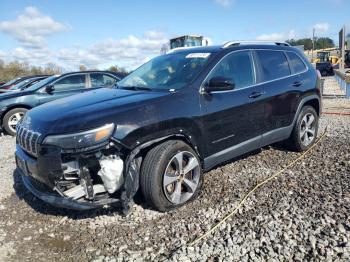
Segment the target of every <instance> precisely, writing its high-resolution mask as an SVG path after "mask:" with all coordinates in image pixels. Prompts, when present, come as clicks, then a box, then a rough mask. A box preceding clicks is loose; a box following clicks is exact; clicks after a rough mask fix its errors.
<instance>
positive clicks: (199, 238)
mask: <svg viewBox="0 0 350 262" xmlns="http://www.w3.org/2000/svg"><path fill="white" fill-rule="evenodd" d="M327 129H328V127H326V129H325V131H324V132H323V134H322V135H321V137H320V138H319V139H318V140H317V141H316V143H315V144H313V145H312V146H311V147H310V148H309V149H308V150H306V151H305V152H304V153H303V154H302V155H301V156H299V157H298V158H296V159H295V160H293V161H292V162H290V163H289V164H288V165H287V166H285V167H284V168H283V169H282V170H280V171H278V172H276V173H275V174H274V175H272V176H270V177H268V178H267V179H265V180H263V181H262V182H260V183H258V184H257V185H256V186H255V187H254V188H253V189H252V190H250V191H249V192H248V194H246V195H245V196H244V198H243V199H242V200H241V201H240V202H239V204H238V205H237V207H235V208H234V209H233V210H232V211H230V212H229V213H228V214H227V215H226V216H225V217H224V218H223V219H221V220H220V221H219V222H218V223H217V224H216V225H215V226H213V227H212V228H211V229H210V230H208V231H207V232H205V233H203V234H202V235H201V236H199V237H198V238H196V239H195V240H194V241H192V242H190V243H187V244H186V245H185V246H190V247H193V246H195V245H197V244H198V243H199V242H201V241H202V240H203V239H205V238H206V237H208V236H209V235H210V234H211V233H213V232H214V231H215V230H216V229H217V228H219V227H220V226H221V225H222V224H223V223H224V222H225V221H227V220H228V219H229V218H231V217H232V216H233V215H235V214H236V213H237V211H238V209H239V208H240V207H241V206H243V205H244V203H245V202H246V201H247V199H248V198H249V196H250V195H252V194H253V193H254V192H255V191H256V190H257V189H258V188H260V187H262V186H263V185H265V184H267V183H268V182H269V181H271V180H273V179H275V178H277V177H278V176H280V175H282V174H283V173H284V172H285V171H286V170H287V169H288V168H290V167H291V166H293V165H294V164H295V163H297V162H298V161H299V160H301V159H303V158H304V157H305V156H306V155H307V154H308V153H309V152H310V151H311V150H312V149H313V148H314V147H315V146H316V145H318V144H319V143H320V142H321V141H322V140H323V138H324V137H325V135H326V133H327Z"/></svg>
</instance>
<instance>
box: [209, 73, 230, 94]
mask: <svg viewBox="0 0 350 262" xmlns="http://www.w3.org/2000/svg"><path fill="white" fill-rule="evenodd" d="M234 88H235V84H234V81H233V79H231V78H227V77H222V76H218V77H213V78H211V79H210V80H209V81H208V83H207V85H206V86H205V88H204V89H205V91H206V92H208V93H210V92H213V91H227V90H233V89H234Z"/></svg>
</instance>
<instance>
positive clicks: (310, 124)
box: [299, 113, 316, 147]
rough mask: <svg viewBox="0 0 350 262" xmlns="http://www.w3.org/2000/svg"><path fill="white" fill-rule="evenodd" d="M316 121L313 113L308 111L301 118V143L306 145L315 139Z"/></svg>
mask: <svg viewBox="0 0 350 262" xmlns="http://www.w3.org/2000/svg"><path fill="white" fill-rule="evenodd" d="M315 122H316V120H315V117H314V115H313V114H312V113H307V114H306V115H305V116H304V117H303V118H302V120H301V123H300V127H299V129H300V130H299V135H300V140H301V143H302V144H303V145H304V146H306V147H307V146H309V145H310V144H311V143H312V142H313V141H314V140H315V132H316V125H315Z"/></svg>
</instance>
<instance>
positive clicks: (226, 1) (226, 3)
mask: <svg viewBox="0 0 350 262" xmlns="http://www.w3.org/2000/svg"><path fill="white" fill-rule="evenodd" d="M234 2H235V0H215V3H217V4H219V5H221V6H222V7H225V8H227V7H230V6H231V5H233V3H234Z"/></svg>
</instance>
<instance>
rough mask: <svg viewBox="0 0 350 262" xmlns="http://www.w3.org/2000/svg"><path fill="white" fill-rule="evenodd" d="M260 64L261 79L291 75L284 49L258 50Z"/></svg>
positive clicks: (264, 80)
mask: <svg viewBox="0 0 350 262" xmlns="http://www.w3.org/2000/svg"><path fill="white" fill-rule="evenodd" d="M256 55H257V57H258V60H259V64H260V71H261V76H260V81H261V82H266V81H271V80H275V79H278V78H282V77H286V76H289V75H290V69H289V64H288V61H287V57H286V56H285V55H284V52H282V51H273V50H256Z"/></svg>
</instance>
